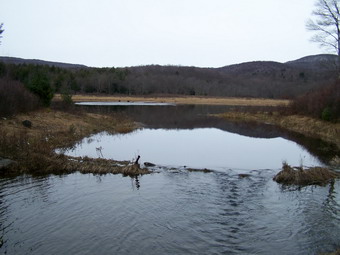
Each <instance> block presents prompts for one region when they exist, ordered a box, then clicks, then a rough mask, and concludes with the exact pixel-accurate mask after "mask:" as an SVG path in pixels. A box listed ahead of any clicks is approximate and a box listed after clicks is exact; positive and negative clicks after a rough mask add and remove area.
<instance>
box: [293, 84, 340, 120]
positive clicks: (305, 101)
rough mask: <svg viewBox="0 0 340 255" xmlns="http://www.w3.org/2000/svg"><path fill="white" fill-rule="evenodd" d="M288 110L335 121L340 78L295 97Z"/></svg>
mask: <svg viewBox="0 0 340 255" xmlns="http://www.w3.org/2000/svg"><path fill="white" fill-rule="evenodd" d="M288 110H289V113H293V114H302V115H307V116H312V117H315V118H321V119H323V120H326V121H334V122H336V121H337V120H338V118H339V116H340V80H338V81H337V82H336V83H334V84H332V85H330V86H326V87H323V88H321V89H318V90H315V91H313V92H310V93H307V94H305V95H303V96H300V97H297V98H296V99H295V100H293V102H292V103H291V105H290V106H289V109H288Z"/></svg>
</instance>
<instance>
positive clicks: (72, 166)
mask: <svg viewBox="0 0 340 255" xmlns="http://www.w3.org/2000/svg"><path fill="white" fill-rule="evenodd" d="M24 120H29V121H30V122H31V124H32V126H31V127H25V126H24V125H23V121H24ZM137 128H138V126H137V124H136V123H134V122H132V121H131V120H128V119H126V118H123V117H121V116H118V115H117V116H107V115H100V114H92V113H68V112H61V111H56V110H50V109H43V110H38V111H34V112H30V113H26V114H19V115H17V116H14V117H12V118H1V119H0V144H1V146H0V157H1V158H3V159H9V160H11V162H13V163H12V164H10V165H9V166H6V167H3V168H2V169H0V170H1V171H0V174H7V175H12V174H13V175H18V174H68V173H72V172H81V173H93V174H107V173H112V174H123V175H130V176H135V175H140V174H147V173H150V171H149V170H148V169H146V168H140V167H139V166H138V167H137V166H136V165H134V164H133V163H132V162H129V161H116V160H109V159H102V158H99V159H90V158H87V157H82V158H80V157H78V158H76V157H69V156H65V155H64V154H57V153H56V152H55V150H56V149H60V148H66V147H70V146H73V145H74V144H76V143H77V142H79V141H81V140H82V139H83V138H84V137H88V136H90V135H91V134H95V133H99V132H104V131H105V132H108V133H112V134H116V133H129V132H131V131H133V130H135V129H137Z"/></svg>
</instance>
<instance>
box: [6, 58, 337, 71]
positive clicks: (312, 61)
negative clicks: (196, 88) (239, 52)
mask: <svg viewBox="0 0 340 255" xmlns="http://www.w3.org/2000/svg"><path fill="white" fill-rule="evenodd" d="M0 62H4V63H6V64H34V65H48V66H55V67H60V68H88V66H86V65H81V64H70V63H63V62H53V61H46V60H40V59H24V58H16V57H3V56H0ZM338 62H339V56H337V55H333V54H319V55H310V56H305V57H302V58H299V59H296V60H292V61H288V62H285V63H281V62H275V61H250V62H243V63H238V64H231V65H227V66H223V67H218V68H208V69H219V70H224V71H231V72H233V71H237V70H240V69H243V70H248V71H249V70H251V69H254V68H259V67H260V66H262V68H263V69H267V68H268V69H277V68H284V67H296V66H298V67H302V68H308V69H315V68H323V67H324V66H325V64H329V63H338ZM151 66H153V65H151ZM132 68H133V67H132ZM197 68H198V67H197ZM203 69H206V68H203Z"/></svg>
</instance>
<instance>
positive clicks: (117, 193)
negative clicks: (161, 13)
mask: <svg viewBox="0 0 340 255" xmlns="http://www.w3.org/2000/svg"><path fill="white" fill-rule="evenodd" d="M154 107H156V108H151V107H150V109H148V110H145V109H141V108H143V107H132V108H130V107H127V108H124V107H123V108H120V109H118V111H119V112H124V114H127V115H128V116H130V117H132V118H134V119H135V120H138V121H140V122H143V123H144V124H145V126H146V128H145V129H143V130H140V131H137V132H136V133H133V134H130V135H128V136H120V137H106V136H103V135H99V136H98V137H92V138H87V139H85V140H84V141H85V143H83V144H79V145H78V148H81V147H82V148H86V147H88V146H94V145H95V146H98V145H103V150H102V154H103V156H104V157H108V158H110V157H113V154H111V153H113V152H112V151H111V149H109V148H110V147H106V146H105V143H109V144H115V143H117V144H118V142H119V140H121V141H120V142H121V144H119V146H116V147H117V148H118V149H119V148H121V150H123V148H122V147H121V146H123V145H124V144H126V143H129V141H127V140H124V139H132V143H131V144H136V140H134V139H136V137H135V136H136V135H137V136H138V135H139V133H142V134H143V132H146V134H147V135H148V136H147V139H146V140H145V141H142V142H141V144H142V145H143V144H144V145H145V144H147V145H148V146H146V147H145V148H142V147H140V148H142V149H139V150H140V151H138V149H137V151H136V148H133V152H132V153H140V154H141V155H142V157H148V156H147V155H148V154H147V152H146V151H145V150H146V149H147V148H148V147H151V148H153V149H156V150H162V148H163V147H166V143H167V142H164V141H168V140H169V139H170V141H173V142H174V143H175V144H176V146H177V148H181V150H183V151H184V152H182V153H179V154H178V155H177V154H174V155H176V156H174V157H173V158H174V160H173V161H172V160H170V161H167V162H165V159H164V160H163V159H162V160H160V161H159V162H156V163H159V164H160V165H161V167H157V168H156V169H155V171H156V172H155V173H154V174H151V175H145V176H140V177H137V178H130V177H122V176H121V175H111V174H108V175H104V176H94V175H91V174H86V175H82V174H79V173H75V174H70V175H65V176H54V175H51V176H45V177H30V176H19V177H16V178H3V179H0V226H1V228H0V236H1V239H0V246H1V247H0V253H4V254H318V253H320V252H327V251H333V250H335V249H336V248H337V247H339V246H340V195H339V192H340V182H339V181H336V182H335V183H334V184H333V185H331V184H329V185H327V186H325V187H314V186H313V187H305V188H300V189H297V188H290V189H287V188H284V187H281V186H280V185H278V184H277V183H275V182H274V181H273V180H272V177H273V176H274V175H275V174H276V173H277V172H278V171H279V166H280V165H281V163H282V162H281V158H283V157H286V158H283V159H286V160H287V161H288V163H290V162H289V161H291V162H293V161H294V162H293V163H292V164H294V163H295V161H301V159H303V163H304V164H324V163H325V162H326V161H327V159H328V158H329V157H332V156H333V155H334V154H336V153H337V152H336V150H334V147H333V146H332V145H328V144H324V143H320V142H319V141H317V140H310V139H309V138H305V137H301V136H299V135H296V134H292V133H288V132H286V131H284V130H280V129H276V128H275V127H272V126H269V125H255V124H254V123H252V124H251V125H242V124H240V123H229V122H225V121H221V120H219V119H214V118H207V117H206V115H205V114H203V113H206V112H218V111H224V110H225V109H224V108H223V107H222V108H210V109H209V108H204V107H184V108H182V109H181V108H178V107H173V106H171V107H170V106H162V107H163V108H162V107H157V106H154ZM164 107H165V108H164ZM93 110H98V109H93ZM102 110H104V111H107V112H109V113H112V114H115V113H116V112H117V109H116V108H110V109H108V108H104V109H102ZM157 118H159V120H158V121H157ZM183 132H184V133H183ZM197 132H198V133H197ZM201 132H203V133H201ZM157 133H158V134H160V136H158V138H157V137H156V138H155V137H153V135H155V134H157ZM176 134H177V135H179V136H181V135H183V134H184V136H183V137H182V140H178V138H176V139H175V137H176ZM160 137H162V139H168V140H160V139H161V138H160ZM110 139H113V140H110ZM157 139H158V140H157ZM185 139H188V140H185ZM221 139H222V140H223V139H227V142H228V146H226V147H225V148H223V147H219V146H218V145H217V143H218V141H220V140H221ZM155 140H156V141H155ZM189 140H193V141H196V142H197V141H199V144H198V145H197V146H196V147H197V148H201V147H202V146H201V143H204V144H205V145H206V147H208V146H210V145H209V141H212V144H215V146H216V147H217V148H218V150H217V151H219V150H224V152H229V153H225V154H231V153H233V152H234V153H235V154H233V156H232V157H230V158H229V160H228V161H227V162H224V161H222V162H221V163H219V166H218V167H215V170H216V171H214V172H211V173H201V172H190V171H188V170H187V168H184V167H180V168H172V167H169V166H173V165H174V166H180V165H182V164H184V163H183V161H178V162H176V160H175V159H177V158H180V155H181V154H183V155H187V156H190V155H191V153H190V152H191V150H192V149H193V148H194V147H195V146H192V145H190V144H189ZM157 141H158V143H157ZM161 141H162V142H161ZM181 141H182V142H181ZM203 141H204V142H203ZM131 144H130V146H127V148H129V147H131V146H132V145H131ZM236 144H237V146H236ZM277 144H279V149H277V148H278V145H277ZM232 145H234V146H232ZM176 146H175V148H176ZM221 146H223V144H222V145H221ZM242 146H243V147H242ZM154 147H155V148H154ZM203 147H204V146H203ZM268 147H269V148H270V149H269V151H270V152H271V154H270V157H269V158H268V159H267V160H265V158H263V157H262V156H261V154H262V151H261V148H263V149H264V151H266V149H267V151H268ZM320 147H322V148H323V149H322V150H321V149H320ZM185 148H187V149H188V150H186V149H185ZM230 148H235V149H230ZM242 148H244V150H243V151H242ZM246 149H248V150H249V151H247V152H245V150H246ZM77 150H78V149H77ZM77 150H76V151H77ZM210 150H213V149H209V150H207V151H210ZM88 151H89V152H90V153H94V154H93V156H95V157H96V156H98V155H97V154H96V151H95V148H93V149H88ZM118 151H119V150H118ZM241 152H242V153H243V155H241V156H240V155H239V154H241ZM77 153H81V152H80V151H79V150H78V152H77ZM173 153H175V152H173ZM176 153H177V152H176ZM197 153H199V152H198V151H196V152H195V153H193V155H195V154H197ZM204 153H205V154H206V153H207V152H206V151H205V152H204ZM215 153H217V152H215ZM267 153H269V152H267ZM128 154H131V152H128ZM167 154H171V151H170V152H169V151H168V152H167ZM249 154H253V155H258V158H260V160H259V161H255V159H256V157H254V159H250V156H252V155H249ZM296 154H299V156H296ZM151 155H152V154H151ZM277 155H279V156H277ZM123 157H124V156H123ZM184 158H187V157H184ZM198 158H199V159H200V160H201V159H202V158H203V157H202V156H201V157H198ZM218 158H219V157H217V158H216V159H215V160H218ZM226 158H228V157H226ZM127 159H130V158H127ZM273 159H274V160H273ZM148 160H149V159H148ZM152 160H155V161H157V158H152V159H150V161H152ZM193 161H198V159H197V157H196V158H194V160H193ZM212 161H214V160H211V159H209V158H208V160H203V161H200V162H198V165H197V167H199V166H202V167H207V166H211V165H210V164H211V162H212ZM277 161H279V162H277ZM186 162H187V161H186ZM231 162H233V163H232V164H231ZM237 162H239V163H238V164H237ZM249 162H250V164H249ZM185 164H188V165H190V162H189V163H185ZM204 164H208V165H204ZM234 164H235V165H234ZM276 164H277V165H278V166H277V165H276ZM163 166H164V167H163ZM194 166H195V167H196V165H194ZM221 166H222V167H221ZM240 173H246V174H249V177H246V178H240V177H239V174H240Z"/></svg>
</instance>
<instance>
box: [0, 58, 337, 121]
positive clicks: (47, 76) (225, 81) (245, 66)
mask: <svg viewBox="0 0 340 255" xmlns="http://www.w3.org/2000/svg"><path fill="white" fill-rule="evenodd" d="M338 70H339V68H338V57H337V56H335V55H316V56H308V57H305V58H302V59H298V60H295V61H290V62H286V63H278V62H271V61H257V62H247V63H242V64H237V65H230V66H225V67H221V68H198V67H184V66H160V65H149V66H137V67H125V68H115V67H111V68H92V67H87V66H82V65H71V64H63V63H54V62H44V61H37V60H23V59H15V58H8V57H0V82H1V86H0V102H2V103H0V104H1V105H2V106H0V111H1V112H2V113H4V114H10V113H11V109H7V110H6V109H5V108H8V106H9V104H8V102H7V101H9V100H11V99H10V98H11V97H12V98H13V97H18V96H14V95H15V91H17V92H18V91H19V90H28V92H30V93H32V94H33V95H32V96H31V99H30V100H28V101H27V100H26V101H27V104H28V105H25V103H24V102H23V101H21V102H22V108H25V109H28V108H34V107H36V106H35V105H38V104H40V105H41V104H42V105H44V106H48V105H49V104H50V102H51V99H52V98H53V95H54V94H55V93H61V94H64V95H72V94H76V93H87V94H88V93H94V94H103V95H105V94H109V95H112V94H119V95H139V96H148V95H191V96H213V97H215V96H219V97H252V98H274V99H294V98H298V97H301V96H303V95H306V94H309V95H312V94H313V92H315V91H317V90H320V89H323V88H325V87H327V86H328V85H332V84H334V83H335V82H336V80H337V79H338V75H339V72H338ZM15 88H16V89H15ZM10 91H12V92H10ZM22 93H26V92H22ZM5 94H7V95H6V97H5ZM26 94H27V93H26ZM25 96H26V97H27V95H25ZM34 98H35V99H34ZM12 100H14V99H12ZM6 102H7V103H6ZM28 102H29V103H28ZM1 107H2V109H1ZM332 107H333V106H332ZM19 108H20V107H19ZM6 111H7V112H6ZM5 112H6V113H5ZM333 115H334V114H333Z"/></svg>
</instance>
